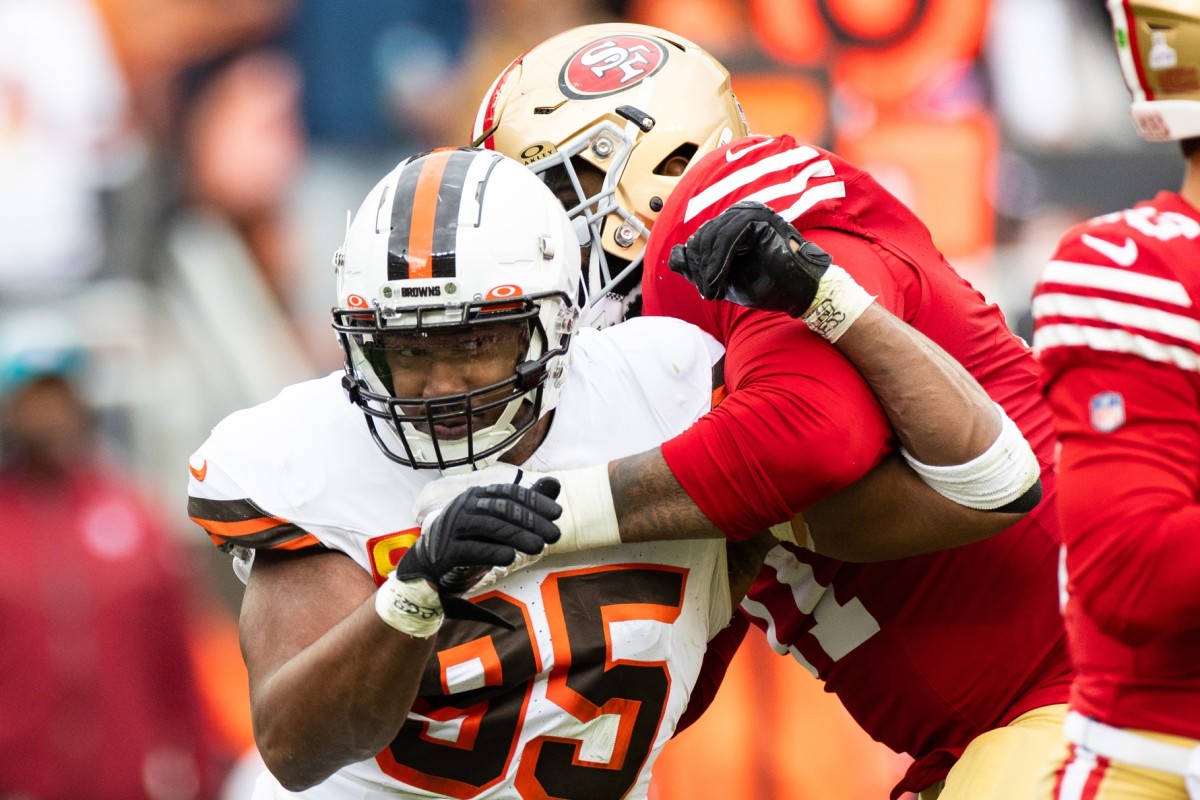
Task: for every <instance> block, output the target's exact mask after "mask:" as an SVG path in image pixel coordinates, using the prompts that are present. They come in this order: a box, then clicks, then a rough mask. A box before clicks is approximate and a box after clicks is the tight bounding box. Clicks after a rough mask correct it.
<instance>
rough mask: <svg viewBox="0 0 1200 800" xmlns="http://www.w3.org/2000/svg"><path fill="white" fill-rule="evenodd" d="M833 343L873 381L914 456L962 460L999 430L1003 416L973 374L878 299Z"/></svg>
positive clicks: (939, 461) (945, 461) (981, 448)
mask: <svg viewBox="0 0 1200 800" xmlns="http://www.w3.org/2000/svg"><path fill="white" fill-rule="evenodd" d="M833 346H834V347H836V348H837V349H838V350H839V351H840V352H841V354H842V355H844V356H845V357H846V358H847V359H848V360H849V361H850V363H852V364H853V365H854V367H855V369H857V370H858V371H859V373H860V374H861V375H862V376H863V379H864V380H865V381H866V382H867V384H868V385H870V387H871V390H872V391H873V392H874V393H875V396H876V397H878V398H879V402H880V404H881V405H882V406H883V410H884V412H885V413H886V414H887V417H888V421H889V422H891V423H892V427H893V428H894V429H895V431H896V435H897V436H898V437H899V439H900V442H901V444H903V445H904V447H905V448H906V449H907V450H908V451H909V452H910V453H911V454H912V455H913V456H915V457H916V458H917V460H918V461H922V462H924V463H926V464H932V465H943V464H962V463H965V462H967V461H970V460H971V459H972V458H974V457H976V456H978V455H979V454H980V453H982V452H983V451H984V450H986V449H987V448H988V447H989V446H990V445H991V444H992V442H994V441H996V437H997V436H998V435H999V434H1000V415H999V413H998V412H997V410H996V407H995V405H994V404H993V403H992V400H991V398H990V397H988V395H987V392H985V391H984V390H983V387H982V386H980V385H979V383H978V382H977V381H976V380H975V379H974V378H973V377H972V376H971V374H970V373H968V372H967V371H966V369H964V368H963V366H962V365H961V364H959V363H958V362H957V361H955V360H954V359H953V358H951V357H950V355H949V354H948V353H946V351H945V350H943V349H942V348H941V347H939V346H938V345H936V344H934V343H933V342H932V341H930V340H929V339H928V338H927V337H926V336H925V335H924V334H923V333H921V332H920V331H918V330H917V329H916V328H914V327H912V326H911V325H908V324H906V323H905V322H903V321H902V320H900V319H898V318H897V317H896V316H895V315H893V314H892V313H891V312H889V311H887V310H886V309H884V308H883V307H882V306H880V305H879V304H878V303H872V304H871V305H870V306H868V307H867V309H866V310H865V311H863V313H862V315H861V316H860V317H859V318H858V319H857V320H856V321H855V323H854V325H852V326H851V327H850V328H848V329H847V330H846V332H845V333H844V334H843V335H842V336H841V338H839V339H838V340H837V342H836V343H835V344H834V345H833Z"/></svg>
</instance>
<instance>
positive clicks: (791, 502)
mask: <svg viewBox="0 0 1200 800" xmlns="http://www.w3.org/2000/svg"><path fill="white" fill-rule="evenodd" d="M719 305H722V306H724V307H725V309H724V313H725V315H726V317H727V324H726V330H727V331H728V337H727V339H726V342H725V346H726V356H725V377H726V386H727V388H728V389H729V396H728V397H726V398H725V399H724V400H723V401H722V402H721V404H720V405H719V406H717V408H715V409H713V411H711V412H710V413H708V414H706V415H705V416H703V417H701V418H700V420H698V421H697V422H696V424H695V425H693V426H692V427H691V428H689V429H688V430H687V431H685V432H684V433H682V434H680V435H679V436H677V437H675V438H674V439H672V440H670V441H668V442H666V443H665V444H664V445H663V446H662V452H663V456H664V458H665V459H666V462H667V465H668V466H669V467H670V468H671V471H672V472H673V473H674V474H675V477H676V479H677V480H679V482H680V485H682V486H683V488H684V490H685V491H687V493H688V494H689V495H690V496H691V497H692V499H693V500H695V501H696V504H697V505H698V506H699V507H700V509H701V510H702V511H703V512H704V513H705V515H706V516H708V518H709V519H711V520H712V521H713V523H714V524H715V525H717V527H719V528H720V529H721V530H722V531H724V532H725V534H726V535H727V536H728V537H729V538H731V539H735V540H741V539H746V538H748V537H750V536H753V535H755V534H757V533H759V532H761V531H763V530H765V529H766V528H768V527H770V526H771V525H774V524H776V523H779V522H782V521H784V520H786V519H790V518H791V517H792V516H793V515H794V514H795V513H796V512H797V511H801V510H803V509H804V508H807V507H808V506H809V505H811V504H812V503H813V502H815V501H816V500H819V499H821V498H822V497H825V496H827V495H829V494H831V493H833V492H835V491H838V490H839V489H842V488H845V487H846V486H849V485H850V484H852V483H854V482H855V481H857V480H858V479H859V478H861V477H862V476H863V475H865V474H866V473H867V472H868V471H869V470H870V469H871V468H872V467H874V466H875V465H876V464H878V463H879V460H880V459H881V458H882V457H883V456H884V454H885V453H886V452H887V451H888V449H889V446H890V442H891V436H892V432H891V429H890V428H889V426H888V422H887V417H886V416H885V415H884V413H883V410H882V409H881V408H880V406H879V403H878V402H877V400H876V399H875V396H874V394H872V392H871V390H870V388H869V387H868V386H867V385H866V383H865V382H864V381H863V379H862V376H861V375H859V373H858V372H857V371H856V370H855V369H854V367H853V366H852V365H851V364H850V362H848V361H847V360H846V359H845V358H843V357H842V355H841V354H840V353H838V352H837V351H836V350H835V349H834V348H833V347H832V346H830V345H829V343H827V342H825V341H824V340H823V339H821V338H819V337H818V336H816V335H815V334H814V333H812V332H811V331H809V330H808V328H807V327H806V326H805V325H804V323H803V322H801V321H799V320H793V319H791V318H789V317H787V316H786V315H784V314H768V313H764V312H761V311H753V310H749V309H743V308H739V307H738V306H735V305H733V304H731V303H724V302H723V303H720V304H719Z"/></svg>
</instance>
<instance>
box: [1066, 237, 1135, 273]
mask: <svg viewBox="0 0 1200 800" xmlns="http://www.w3.org/2000/svg"><path fill="white" fill-rule="evenodd" d="M1080 240H1081V241H1082V242H1083V243H1084V244H1086V245H1087V246H1088V247H1090V248H1092V249H1093V250H1095V251H1096V252H1097V253H1099V254H1100V255H1102V256H1104V257H1105V258H1107V259H1108V260H1110V261H1112V262H1113V263H1114V264H1117V265H1118V266H1122V267H1129V266H1132V265H1133V262H1135V261H1137V257H1138V248H1137V243H1136V242H1134V241H1133V239H1130V238H1129V237H1128V236H1126V237H1125V243H1124V244H1119V245H1118V244H1113V243H1112V242H1109V241H1105V240H1104V239H1100V238H1098V237H1095V236H1092V235H1091V234H1088V233H1085V234H1084V235H1083V236H1081V237H1080Z"/></svg>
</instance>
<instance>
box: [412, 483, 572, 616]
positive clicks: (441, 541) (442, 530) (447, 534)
mask: <svg viewBox="0 0 1200 800" xmlns="http://www.w3.org/2000/svg"><path fill="white" fill-rule="evenodd" d="M558 490H559V484H558V482H557V481H554V480H552V479H544V480H541V481H538V483H537V484H535V485H534V486H533V487H532V488H528V487H525V486H518V485H515V484H500V485H492V486H473V487H471V488H469V489H467V490H466V491H465V492H463V493H462V494H460V495H458V496H457V497H455V498H454V499H453V500H451V501H450V503H449V504H448V505H447V506H446V507H445V508H444V509H443V510H442V511H441V512H440V513H438V514H437V516H436V517H435V518H433V520H432V522H430V523H429V524H428V526H427V527H426V528H425V530H424V531H423V532H422V533H421V536H420V537H418V538H417V541H416V544H414V545H413V546H412V547H411V548H409V550H408V552H407V553H405V554H404V557H403V558H401V559H400V563H399V564H397V565H396V577H397V578H399V579H401V580H404V579H407V578H414V577H422V578H425V579H426V580H428V581H429V582H430V583H431V584H433V585H434V586H435V587H436V588H437V589H438V592H439V594H442V595H443V601H444V600H445V598H446V597H447V596H456V595H460V594H462V593H463V592H465V591H467V590H468V589H470V588H471V586H472V585H473V584H474V582H475V580H478V578H479V577H482V575H483V573H485V572H486V571H487V570H488V569H489V568H491V567H503V566H508V565H509V564H512V563H513V560H514V559H515V558H516V556H517V554H518V553H524V554H526V555H534V554H537V553H540V552H542V549H543V548H545V546H546V545H547V544H548V543H553V542H556V541H558V537H559V531H558V526H556V525H555V524H554V520H556V519H558V517H559V516H560V515H561V514H562V508H561V507H560V506H559V505H558V503H556V502H554V498H555V497H557V496H558ZM447 611H449V609H447Z"/></svg>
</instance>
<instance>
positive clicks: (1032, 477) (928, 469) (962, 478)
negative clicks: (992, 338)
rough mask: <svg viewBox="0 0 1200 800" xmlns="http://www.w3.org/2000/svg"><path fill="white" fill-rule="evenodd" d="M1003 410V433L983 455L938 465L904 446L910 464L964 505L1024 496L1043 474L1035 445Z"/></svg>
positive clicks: (984, 506) (986, 506)
mask: <svg viewBox="0 0 1200 800" xmlns="http://www.w3.org/2000/svg"><path fill="white" fill-rule="evenodd" d="M996 409H997V410H998V411H999V413H1000V417H1001V419H1000V435H999V436H997V437H996V441H994V442H993V443H992V445H991V446H990V447H989V448H988V449H987V450H985V451H984V452H983V453H982V454H981V455H978V456H976V457H975V458H973V459H971V460H970V461H968V462H967V463H965V464H952V465H950V466H945V467H934V466H930V465H928V464H922V463H921V462H920V461H917V460H916V459H915V458H913V457H912V454H911V453H909V452H908V451H907V450H904V449H903V448H901V450H900V453H901V454H902V455H903V456H904V460H905V461H907V462H908V465H909V466H910V467H912V468H913V470H914V471H915V472H916V473H917V474H918V475H920V476H921V479H922V480H923V481H925V482H926V483H927V484H929V485H930V486H931V487H932V488H933V489H934V491H936V492H937V493H938V494H940V495H942V496H943V497H946V498H948V499H950V500H953V501H954V502H956V503H958V504H959V505H960V506H966V507H967V508H975V509H979V510H981V511H991V510H992V509H996V508H1000V507H1001V506H1003V505H1007V504H1008V503H1011V502H1013V501H1014V500H1016V499H1017V498H1019V497H1021V496H1022V495H1023V494H1025V493H1026V492H1027V491H1029V489H1030V487H1032V486H1033V485H1034V484H1035V483H1037V480H1038V478H1039V477H1040V476H1041V466H1040V465H1039V464H1038V460H1037V456H1035V455H1034V454H1033V448H1031V447H1030V446H1029V442H1027V441H1025V437H1024V436H1023V435H1022V434H1021V430H1020V429H1019V428H1018V427H1017V424H1016V423H1015V422H1013V421H1012V420H1011V419H1010V418H1009V416H1008V414H1006V413H1005V411H1004V409H1003V408H1001V407H1000V406H999V405H996Z"/></svg>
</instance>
